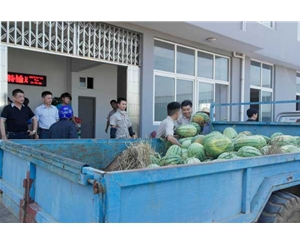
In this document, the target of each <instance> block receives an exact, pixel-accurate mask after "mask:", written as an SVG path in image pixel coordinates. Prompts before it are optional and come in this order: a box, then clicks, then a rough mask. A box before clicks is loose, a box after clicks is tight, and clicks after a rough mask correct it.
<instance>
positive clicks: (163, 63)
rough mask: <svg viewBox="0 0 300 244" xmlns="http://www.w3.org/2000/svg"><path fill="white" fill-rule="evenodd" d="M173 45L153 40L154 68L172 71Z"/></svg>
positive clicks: (173, 60) (173, 59) (173, 64)
mask: <svg viewBox="0 0 300 244" xmlns="http://www.w3.org/2000/svg"><path fill="white" fill-rule="evenodd" d="M174 50H175V45H173V44H170V43H166V42H160V41H156V40H155V41H154V69H158V70H163V71H169V72H174V67H175V51H174Z"/></svg>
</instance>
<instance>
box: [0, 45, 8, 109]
mask: <svg viewBox="0 0 300 244" xmlns="http://www.w3.org/2000/svg"><path fill="white" fill-rule="evenodd" d="M6 104H7V46H5V45H2V44H0V110H1V111H2V109H3V107H4V106H5V105H6Z"/></svg>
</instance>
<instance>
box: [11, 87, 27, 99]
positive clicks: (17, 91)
mask: <svg viewBox="0 0 300 244" xmlns="http://www.w3.org/2000/svg"><path fill="white" fill-rule="evenodd" d="M18 93H23V94H24V92H23V91H22V90H21V89H15V90H13V91H12V93H11V94H12V95H13V96H14V97H15V96H16V95H17V94H18Z"/></svg>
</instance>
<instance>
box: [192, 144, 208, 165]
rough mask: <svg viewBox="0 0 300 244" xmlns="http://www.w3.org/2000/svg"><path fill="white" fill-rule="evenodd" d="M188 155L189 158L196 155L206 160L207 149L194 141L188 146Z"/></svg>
mask: <svg viewBox="0 0 300 244" xmlns="http://www.w3.org/2000/svg"><path fill="white" fill-rule="evenodd" d="M188 156H189V158H192V157H195V158H198V159H199V160H200V161H202V160H204V158H205V150H204V147H203V146H202V145H201V144H200V143H197V142H194V143H192V144H191V145H190V146H189V148H188Z"/></svg>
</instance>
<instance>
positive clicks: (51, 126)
mask: <svg viewBox="0 0 300 244" xmlns="http://www.w3.org/2000/svg"><path fill="white" fill-rule="evenodd" d="M41 96H42V101H43V103H42V104H41V105H40V106H38V107H37V108H36V109H35V110H34V112H33V111H32V110H31V108H30V107H29V106H28V104H29V100H28V99H26V98H25V94H24V92H23V91H22V90H21V89H15V90H13V92H12V101H10V104H8V105H7V106H5V107H4V109H3V110H2V113H1V119H0V129H1V137H2V139H63V138H78V136H77V129H76V127H77V125H76V123H75V119H74V116H73V109H72V107H71V105H69V103H70V101H71V100H72V97H71V95H70V94H69V93H63V94H62V95H61V99H62V103H61V104H59V105H58V106H57V107H56V106H53V105H52V99H53V96H52V93H51V92H50V91H44V92H42V94H41Z"/></svg>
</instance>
